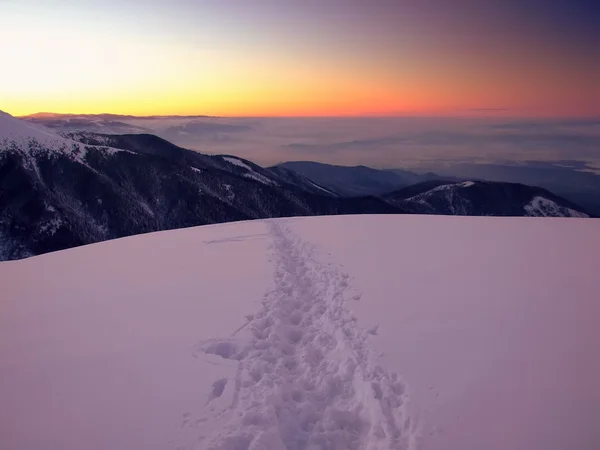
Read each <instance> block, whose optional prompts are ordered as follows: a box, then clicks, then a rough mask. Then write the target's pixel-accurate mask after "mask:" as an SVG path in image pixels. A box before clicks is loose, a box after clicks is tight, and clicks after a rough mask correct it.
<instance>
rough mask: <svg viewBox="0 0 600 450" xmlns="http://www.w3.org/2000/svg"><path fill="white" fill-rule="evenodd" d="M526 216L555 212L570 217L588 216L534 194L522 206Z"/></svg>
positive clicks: (553, 213) (552, 213)
mask: <svg viewBox="0 0 600 450" xmlns="http://www.w3.org/2000/svg"><path fill="white" fill-rule="evenodd" d="M524 209H525V212H526V213H527V215H528V216H533V217H547V216H553V215H554V216H555V215H557V214H560V215H564V216H570V217H582V218H583V217H589V216H588V215H587V214H585V213H581V212H579V211H576V210H574V209H571V208H567V207H565V206H560V205H559V204H557V203H556V202H553V201H552V200H549V199H547V198H544V197H540V196H536V197H534V198H533V200H531V202H529V203H528V204H527V205H525V207H524Z"/></svg>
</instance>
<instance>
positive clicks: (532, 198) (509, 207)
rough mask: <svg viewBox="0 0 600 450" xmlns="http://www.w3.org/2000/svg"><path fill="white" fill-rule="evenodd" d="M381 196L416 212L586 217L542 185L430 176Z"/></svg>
mask: <svg viewBox="0 0 600 450" xmlns="http://www.w3.org/2000/svg"><path fill="white" fill-rule="evenodd" d="M384 198H385V199H386V200H388V201H389V202H390V203H391V204H393V205H396V206H398V207H401V208H403V209H406V210H408V211H411V212H413V213H417V214H448V215H460V216H531V217H589V215H588V214H587V213H586V212H585V211H583V210H582V209H581V208H580V207H578V206H576V205H574V204H573V203H571V202H569V201H568V200H565V199H564V198H561V197H559V196H557V195H554V194H552V193H551V192H549V191H547V190H546V189H542V188H538V187H533V186H525V185H523V184H517V183H500V182H490V181H463V182H448V181H439V180H432V181H427V182H423V183H419V184H416V185H413V186H408V187H406V188H404V189H400V190H398V191H395V192H392V193H390V194H387V195H385V196H384Z"/></svg>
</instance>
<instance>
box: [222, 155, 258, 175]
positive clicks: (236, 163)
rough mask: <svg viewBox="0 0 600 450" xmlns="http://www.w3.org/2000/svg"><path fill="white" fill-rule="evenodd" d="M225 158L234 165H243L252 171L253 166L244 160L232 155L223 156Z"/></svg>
mask: <svg viewBox="0 0 600 450" xmlns="http://www.w3.org/2000/svg"><path fill="white" fill-rule="evenodd" d="M223 159H224V160H225V161H227V162H228V163H230V164H233V165H234V166H238V167H242V168H244V169H246V170H249V171H251V172H252V167H250V166H249V165H248V164H246V163H245V162H243V161H240V160H239V159H237V158H232V157H230V156H223Z"/></svg>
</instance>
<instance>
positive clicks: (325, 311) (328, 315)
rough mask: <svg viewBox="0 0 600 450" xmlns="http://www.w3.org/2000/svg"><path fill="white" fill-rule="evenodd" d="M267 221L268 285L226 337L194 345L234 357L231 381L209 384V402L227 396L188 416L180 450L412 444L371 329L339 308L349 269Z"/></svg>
mask: <svg viewBox="0 0 600 450" xmlns="http://www.w3.org/2000/svg"><path fill="white" fill-rule="evenodd" d="M269 226H270V227H271V234H272V235H273V239H274V244H273V250H274V254H275V257H276V259H277V263H276V271H275V287H274V289H273V290H272V291H270V292H268V293H267V294H265V298H264V301H263V306H262V308H261V309H260V310H259V311H258V313H257V314H255V315H252V316H249V317H247V319H249V321H248V323H247V324H246V325H244V326H243V327H242V328H240V329H239V330H238V331H237V332H236V333H234V334H233V336H232V337H231V338H228V339H211V340H209V341H205V342H201V343H200V344H198V346H197V349H196V352H195V356H196V357H202V358H208V357H209V355H212V357H213V358H214V357H218V359H221V360H228V361H233V362H235V363H236V364H237V369H236V375H235V379H232V380H228V379H226V378H225V379H219V380H216V381H215V382H214V384H213V388H212V394H211V396H210V398H209V399H208V400H207V406H208V405H210V403H211V402H213V401H215V400H216V399H217V398H219V397H221V396H222V395H225V393H226V392H227V390H230V392H229V395H230V397H231V401H230V402H228V403H227V404H225V405H224V406H223V407H222V408H221V409H220V410H217V411H213V412H212V413H211V414H212V417H210V416H205V417H198V418H196V419H195V420H194V419H193V418H192V417H188V418H187V419H186V424H188V426H193V427H197V428H198V430H197V433H196V435H195V438H194V442H193V443H191V444H189V445H186V446H182V447H178V448H179V449H183V448H186V449H211V450H258V449H261V450H303V449H306V450H317V449H328V450H353V449H355V450H358V449H361V450H362V449H373V450H384V449H385V450H391V449H394V450H403V449H404V450H411V449H414V448H415V445H416V423H415V421H414V420H411V418H410V416H409V415H408V411H407V400H408V394H407V390H406V386H405V385H404V383H403V382H402V380H401V379H400V377H399V375H398V374H397V373H389V372H388V371H386V369H384V368H383V367H382V366H381V365H379V364H378V362H377V356H376V355H375V354H374V352H373V351H372V350H371V349H370V348H369V345H368V338H369V332H368V331H367V330H363V329H362V328H360V327H359V325H358V324H357V323H356V319H355V318H354V316H353V315H352V313H351V312H350V311H349V310H348V309H347V308H346V306H345V302H346V301H347V300H348V299H349V298H350V296H351V294H350V291H351V289H350V286H349V283H348V280H349V276H348V274H345V273H341V272H339V271H338V270H336V269H334V268H332V266H330V265H327V266H324V265H322V264H321V263H319V262H318V261H317V260H316V259H315V258H314V249H313V247H312V245H311V244H309V243H307V242H303V241H302V240H300V239H299V238H298V237H296V236H294V235H293V234H292V233H291V231H290V230H289V229H288V228H287V227H286V226H285V225H284V224H283V223H282V222H280V221H271V222H269ZM354 297H357V296H354ZM371 334H372V333H371ZM242 335H245V337H242ZM210 409H211V408H210V407H208V408H207V410H210ZM210 423H212V424H213V426H212V429H211V428H210V425H208V428H207V424H210ZM191 424H193V425H191ZM214 424H218V429H216V430H215V428H214ZM203 426H204V428H205V429H204V430H201V428H202V427H203ZM202 433H204V434H202Z"/></svg>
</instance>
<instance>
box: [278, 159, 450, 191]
mask: <svg viewBox="0 0 600 450" xmlns="http://www.w3.org/2000/svg"><path fill="white" fill-rule="evenodd" d="M283 169H285V170H289V171H293V172H296V173H297V174H299V175H301V176H303V177H305V178H307V179H309V180H311V181H313V182H315V183H317V184H318V185H320V186H323V187H325V188H326V189H328V190H330V191H331V192H335V193H337V194H339V195H342V196H346V197H352V196H357V195H381V194H384V193H388V192H391V191H393V190H396V189H399V188H402V187H405V186H408V185H411V184H415V183H419V182H421V181H425V180H428V179H430V176H423V175H418V174H416V173H413V172H409V171H400V170H396V171H389V170H378V169H373V168H371V167H365V166H355V167H346V166H335V165H331V164H323V163H317V162H312V161H290V162H285V163H282V164H279V165H277V166H274V167H272V168H271V170H283ZM438 178H439V177H438Z"/></svg>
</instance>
